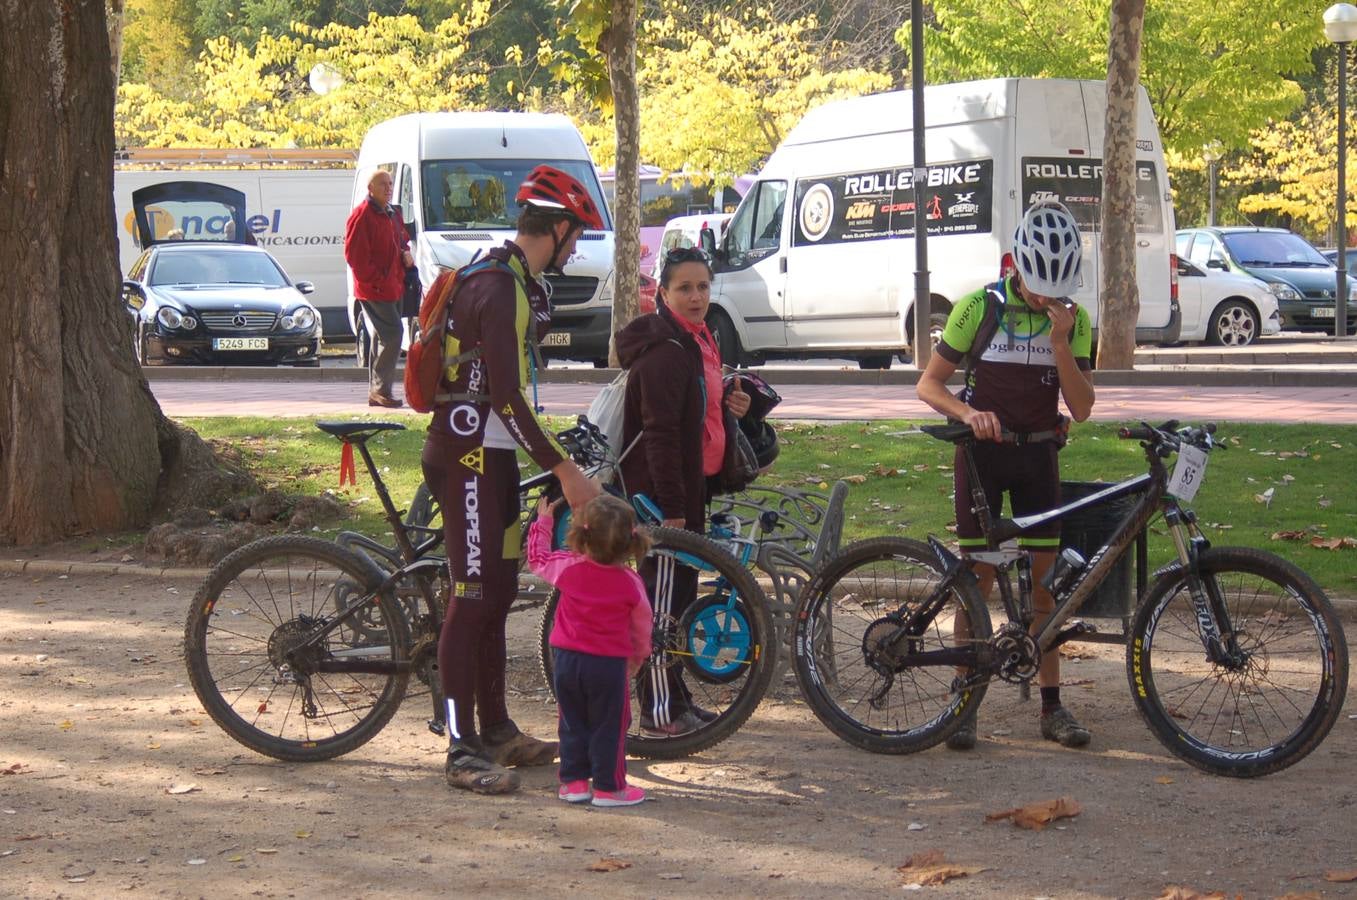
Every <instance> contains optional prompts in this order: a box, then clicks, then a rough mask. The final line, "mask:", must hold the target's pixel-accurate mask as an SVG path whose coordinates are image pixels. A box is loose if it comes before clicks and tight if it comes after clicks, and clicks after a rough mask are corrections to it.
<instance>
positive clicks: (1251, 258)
mask: <svg viewBox="0 0 1357 900" xmlns="http://www.w3.org/2000/svg"><path fill="white" fill-rule="evenodd" d="M1221 240H1223V241H1224V242H1225V246H1226V247H1229V248H1230V255H1231V256H1233V257H1234V258H1235V259H1236V260H1238V261H1239V264H1240V265H1241V266H1278V267H1282V266H1285V267H1288V268H1296V267H1299V268H1308V267H1311V266H1315V267H1319V268H1327V267H1329V266H1332V265H1333V263H1331V262H1329V261H1328V260H1327V259H1325V258H1324V257H1323V256H1321V255H1320V253H1319V251H1318V250H1316V249H1315V248H1314V247H1311V246H1310V245H1309V244H1308V243H1306V241H1305V238H1303V237H1301V236H1300V235H1298V234H1291V233H1290V232H1281V231H1246V232H1240V233H1238V234H1225V235H1222V236H1221Z"/></svg>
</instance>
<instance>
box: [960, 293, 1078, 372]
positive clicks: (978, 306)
mask: <svg viewBox="0 0 1357 900" xmlns="http://www.w3.org/2000/svg"><path fill="white" fill-rule="evenodd" d="M988 304H989V298H988V297H986V296H985V289H984V288H981V289H980V290H978V291H976V292H975V293H973V294H967V295H966V296H965V297H962V298H961V299H960V300H958V301H957V303H956V305H955V306H953V307H952V311H951V312H950V313H948V315H947V325H946V327H945V328H943V329H942V342H941V343H940V344H938V354H939V355H941V356H942V357H943V358H945V359H947V360H948V361H949V362H952V363H957V362H960V361H961V358H962V357H963V356H965V355H966V352H967V351H968V350H970V349H971V345H972V344H974V343H975V335H976V332H978V331H979V330H980V323H981V322H982V321H984V318H985V315H986V313H987V312H988ZM1085 355H1087V353H1086V354H1085Z"/></svg>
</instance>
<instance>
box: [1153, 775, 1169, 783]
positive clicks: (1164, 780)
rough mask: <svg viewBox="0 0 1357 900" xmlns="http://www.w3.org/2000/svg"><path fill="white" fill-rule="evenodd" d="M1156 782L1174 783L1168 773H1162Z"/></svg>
mask: <svg viewBox="0 0 1357 900" xmlns="http://www.w3.org/2000/svg"><path fill="white" fill-rule="evenodd" d="M1154 783H1155V784H1173V779H1172V778H1170V777H1169V776H1167V775H1160V776H1159V777H1158V778H1156V779H1155V780H1154Z"/></svg>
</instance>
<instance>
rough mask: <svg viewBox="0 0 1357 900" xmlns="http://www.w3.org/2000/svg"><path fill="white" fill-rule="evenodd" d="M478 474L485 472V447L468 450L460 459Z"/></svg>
mask: <svg viewBox="0 0 1357 900" xmlns="http://www.w3.org/2000/svg"><path fill="white" fill-rule="evenodd" d="M458 462H460V463H461V464H462V465H464V466H466V467H467V468H468V469H470V470H471V471H473V472H475V473H476V474H477V475H484V474H485V448H484V447H477V448H475V449H474V450H469V451H467V453H466V455H465V456H463V457H462V458H461V459H459V460H458Z"/></svg>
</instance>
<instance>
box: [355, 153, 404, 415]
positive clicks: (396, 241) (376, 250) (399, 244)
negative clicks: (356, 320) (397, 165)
mask: <svg viewBox="0 0 1357 900" xmlns="http://www.w3.org/2000/svg"><path fill="white" fill-rule="evenodd" d="M392 184H393V182H392V180H391V173H390V172H387V171H386V170H385V169H378V170H377V171H376V172H374V173H373V175H372V177H371V178H370V179H369V180H368V195H367V197H365V198H363V202H362V203H360V204H358V205H357V206H356V207H354V209H353V212H351V213H349V221H348V223H347V224H346V225H345V226H344V260H345V262H347V263H348V264H349V268H350V269H351V270H352V271H353V296H354V298H355V299H356V300H357V301H358V308H359V309H361V310H362V311H363V316H364V318H366V319H367V321H369V322H371V323H372V326H373V328H374V329H375V330H376V332H377V343H376V346H375V347H373V349H372V352H371V353H369V354H368V405H369V406H389V407H395V406H400V405H401V401H400V400H397V399H396V398H395V396H394V395H393V394H392V393H391V386H392V384H393V383H394V382H395V380H396V362H397V361H398V360H399V359H400V352H401V304H400V300H401V295H402V294H403V293H404V291H405V270H406V268H407V267H409V266H412V265H414V259H413V257H411V255H410V236H409V234H407V233H406V231H405V222H404V221H403V218H402V216H401V211H400V207H399V206H392V205H391V194H392Z"/></svg>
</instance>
